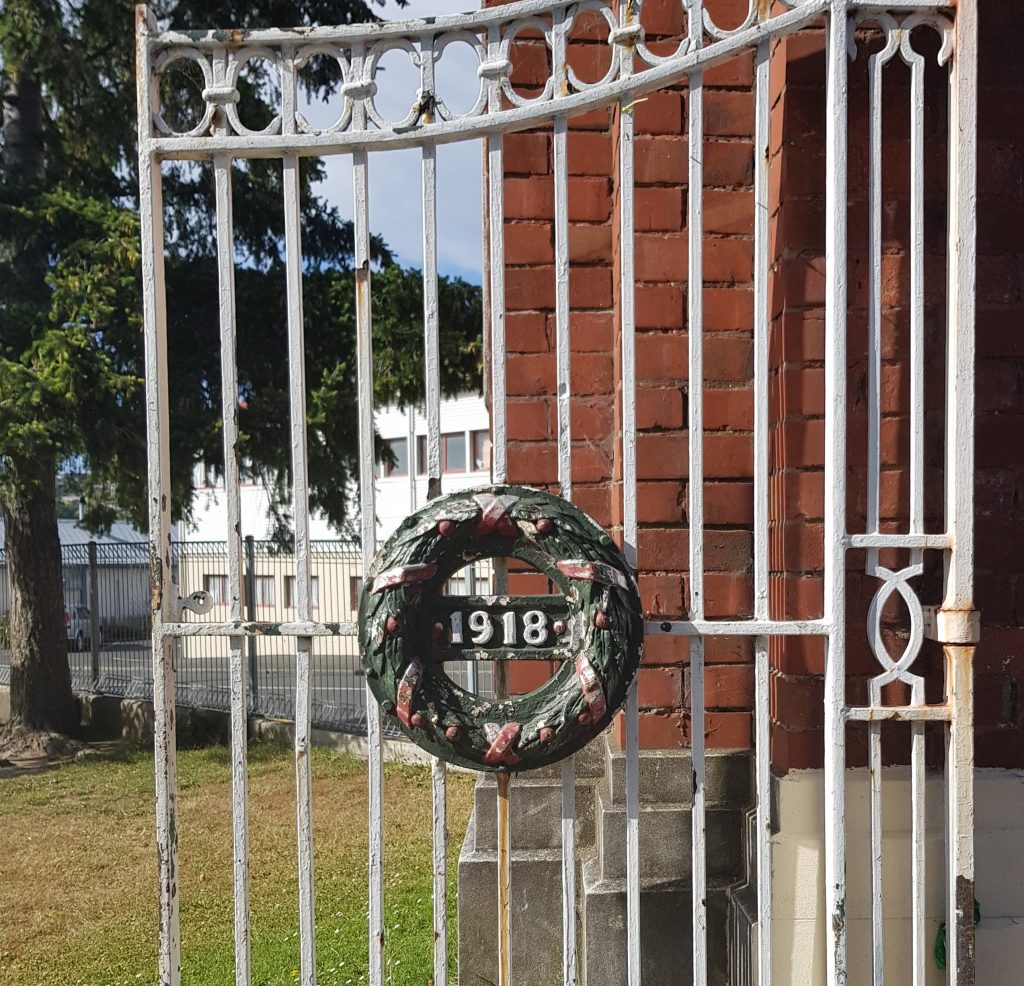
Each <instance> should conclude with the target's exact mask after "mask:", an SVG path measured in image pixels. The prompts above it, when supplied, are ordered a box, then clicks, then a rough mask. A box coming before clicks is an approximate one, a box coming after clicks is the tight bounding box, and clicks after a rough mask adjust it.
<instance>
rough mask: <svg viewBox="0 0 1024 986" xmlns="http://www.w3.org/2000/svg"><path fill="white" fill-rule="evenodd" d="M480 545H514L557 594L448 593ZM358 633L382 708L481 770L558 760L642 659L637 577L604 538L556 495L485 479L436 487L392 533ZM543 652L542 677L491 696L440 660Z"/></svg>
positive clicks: (370, 583) (373, 575)
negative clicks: (549, 667) (473, 485)
mask: <svg viewBox="0 0 1024 986" xmlns="http://www.w3.org/2000/svg"><path fill="white" fill-rule="evenodd" d="M486 558H514V559H517V560H518V561H520V562H522V563H524V564H525V565H527V566H530V567H531V568H533V569H535V570H536V571H538V572H540V573H541V574H543V575H545V576H546V577H547V578H548V579H550V581H551V582H552V583H553V584H554V585H555V587H557V589H558V590H560V594H548V595H533V596H509V595H502V596H495V595H478V596H450V595H445V594H444V592H445V587H446V585H447V583H448V580H449V579H450V578H451V577H452V576H453V575H455V574H456V573H457V572H458V571H459V570H460V569H461V568H463V567H464V566H466V565H468V564H470V563H472V562H475V561H477V560H480V559H486ZM359 643H360V649H361V652H362V659H363V665H364V667H365V670H366V678H367V682H368V684H369V686H370V690H371V691H372V692H373V694H374V696H375V697H376V699H377V701H378V702H379V703H380V705H381V708H382V710H383V711H384V713H385V714H387V715H390V716H393V717H395V719H397V721H398V722H399V723H400V724H401V728H402V731H403V732H404V733H405V734H406V735H407V736H408V737H409V738H410V739H411V740H413V742H415V743H417V744H418V745H419V746H421V747H422V748H423V749H425V750H428V751H429V752H430V753H432V754H434V755H435V756H438V757H441V758H442V759H444V760H447V761H449V762H450V763H454V764H459V765H462V766H465V767H471V768H474V769H476V770H492V771H511V770H528V769H531V768H534V767H542V766H544V765H546V764H550V763H554V762H556V761H558V760H562V759H564V758H565V757H567V756H569V755H570V754H572V753H575V752H576V751H577V750H579V749H580V748H581V747H583V746H585V745H586V744H587V743H588V742H589V741H590V740H591V739H593V738H594V737H595V736H596V735H597V734H598V733H600V732H601V731H602V730H603V729H604V728H605V727H606V726H607V725H608V724H609V723H610V722H611V719H612V716H613V715H614V714H615V712H616V711H617V710H618V709H619V708H620V706H621V705H622V704H623V702H624V701H625V699H626V694H627V691H628V690H629V686H630V684H631V682H632V681H633V677H634V676H635V674H636V671H637V667H638V666H639V664H640V656H641V652H642V647H643V620H642V616H641V609H640V596H639V593H638V591H637V586H636V579H635V577H634V575H633V573H632V572H631V571H630V569H629V566H628V565H627V563H626V559H625V558H624V557H623V555H622V552H621V551H620V550H619V549H618V547H617V546H616V545H615V543H614V542H613V541H612V539H611V538H610V537H609V536H608V535H607V534H606V533H605V532H604V531H603V530H602V529H601V528H600V527H599V526H598V525H597V524H596V523H595V522H594V521H593V520H591V519H590V518H589V517H588V516H587V515H586V514H585V513H583V512H582V511H581V510H579V509H578V508H576V507H574V506H573V505H572V504H570V503H568V502H567V501H565V500H563V499H561V498H560V497H557V496H552V495H551V494H549V493H545V492H543V491H541V490H534V489H528V488H526V487H521V486H490V487H484V488H477V489H472V490H466V491H463V492H460V493H454V494H451V495H449V496H445V497H442V498H440V499H437V500H434V501H432V502H431V503H429V504H428V505H427V506H425V507H424V508H423V509H422V510H419V511H417V512H416V513H414V514H412V515H411V516H409V517H408V518H406V520H405V521H404V522H403V523H402V524H401V526H400V527H399V528H398V530H396V531H395V533H394V534H393V535H392V536H391V537H390V538H389V539H388V540H387V542H386V543H385V544H384V545H383V547H382V548H381V549H380V551H379V552H378V553H377V557H376V558H375V559H374V563H373V567H372V569H371V570H370V572H369V574H368V576H367V578H366V579H365V580H364V583H363V589H362V593H361V596H360V601H359ZM465 660H492V661H494V660H540V661H553V662H558V663H559V664H560V667H559V668H558V669H557V670H556V671H555V673H554V674H553V676H552V677H551V678H550V679H549V680H548V681H546V682H545V683H544V684H543V685H541V686H540V687H539V688H537V689H535V690H534V691H532V692H529V693H528V694H525V695H518V696H514V697H511V698H507V699H501V700H497V699H487V698H484V697H482V696H480V695H475V694H472V693H471V692H468V691H466V690H465V689H463V688H461V687H459V686H458V685H457V684H456V683H455V682H453V681H452V679H451V678H450V677H449V676H448V675H447V674H446V673H445V670H444V662H446V661H465Z"/></svg>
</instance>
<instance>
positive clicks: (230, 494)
mask: <svg viewBox="0 0 1024 986" xmlns="http://www.w3.org/2000/svg"><path fill="white" fill-rule="evenodd" d="M213 171H214V188H215V198H216V209H217V276H218V285H219V292H220V374H221V415H222V420H223V429H224V500H225V504H226V512H227V522H228V523H227V529H228V535H227V545H226V547H227V555H228V592H229V596H228V598H229V604H228V618H229V619H231V620H236V621H241V620H242V619H243V616H242V593H243V586H242V569H243V567H242V510H241V502H240V501H241V496H240V493H239V468H238V368H237V358H236V352H237V336H236V331H235V311H236V309H235V249H234V247H235V243H234V218H233V215H232V197H231V158H230V156H229V155H226V154H220V155H217V157H215V158H214V161H213ZM228 645H229V648H230V658H229V667H230V673H231V830H232V840H233V848H234V897H235V900H234V906H235V982H236V984H237V986H247V984H248V983H249V981H250V978H251V973H250V954H249V815H248V810H249V809H248V805H249V795H248V763H247V760H248V749H247V748H248V726H249V718H248V716H249V704H248V703H249V696H248V687H249V682H248V678H249V666H248V660H247V657H246V653H245V638H244V637H241V636H236V637H229V638H228Z"/></svg>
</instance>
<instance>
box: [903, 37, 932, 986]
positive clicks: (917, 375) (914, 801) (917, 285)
mask: <svg viewBox="0 0 1024 986" xmlns="http://www.w3.org/2000/svg"><path fill="white" fill-rule="evenodd" d="M902 48H903V51H904V58H906V57H907V54H908V52H909V54H910V55H912V56H913V57H912V58H911V59H910V71H911V92H910V116H911V120H910V297H911V305H910V374H911V375H910V531H911V533H913V534H918V533H922V532H923V531H924V428H925V417H924V58H923V57H922V56H921V55H919V54H918V53H917V52H915V51H914V50H913V48H912V47H911V44H910V43H909V39H907V43H906V44H904V45H902ZM922 560H923V553H922V552H921V551H912V552H911V564H917V565H919V564H921V562H922ZM914 691H915V693H916V694H915V695H914V701H915V703H916V702H918V701H920V702H923V701H924V689H923V683H919V684H918V685H917V686H915V689H914ZM924 744H925V733H924V723H920V722H915V723H913V724H912V725H911V752H910V771H911V813H912V815H911V819H912V820H911V840H912V850H911V895H910V899H911V904H912V910H913V925H912V932H911V935H912V952H913V956H912V963H913V964H912V967H911V968H912V970H913V986H925V977H926V974H927V965H926V963H927V942H926V940H925V935H926V915H925V902H926V896H925V895H926V886H925V867H926V859H925V850H926V843H925V838H926V832H925V745H924Z"/></svg>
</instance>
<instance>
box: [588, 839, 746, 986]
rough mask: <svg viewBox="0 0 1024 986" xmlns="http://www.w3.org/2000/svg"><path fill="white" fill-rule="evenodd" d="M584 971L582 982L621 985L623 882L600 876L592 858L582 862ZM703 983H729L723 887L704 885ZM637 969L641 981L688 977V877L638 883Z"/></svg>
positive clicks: (673, 983)
mask: <svg viewBox="0 0 1024 986" xmlns="http://www.w3.org/2000/svg"><path fill="white" fill-rule="evenodd" d="M583 882H584V887H585V891H584V905H583V928H582V931H583V940H584V942H585V943H586V944H585V947H584V949H583V957H582V963H583V972H584V977H585V978H584V980H583V981H584V982H585V983H586V986H623V984H624V983H625V982H626V981H627V976H626V882H625V880H602V879H600V874H599V872H598V863H597V860H596V859H593V860H590V861H589V862H588V863H587V864H586V865H585V866H584V867H583ZM706 899H707V908H708V984H709V986H728V983H729V976H728V969H727V962H726V909H727V900H726V896H725V891H724V890H723V889H721V888H710V887H709V889H708V895H707V898H706ZM640 972H641V979H642V981H643V983H644V984H645V986H648V984H649V986H690V984H691V983H692V982H693V897H692V892H691V889H690V884H689V882H684V881H681V880H673V881H661V882H643V883H641V886H640Z"/></svg>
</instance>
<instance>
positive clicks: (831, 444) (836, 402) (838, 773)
mask: <svg viewBox="0 0 1024 986" xmlns="http://www.w3.org/2000/svg"><path fill="white" fill-rule="evenodd" d="M848 26H849V25H848V14H847V0H833V2H832V8H831V11H830V15H829V19H828V33H827V39H828V41H827V46H828V51H827V68H826V74H827V79H826V106H825V353H826V355H825V585H824V596H825V618H826V620H827V622H828V624H829V628H830V629H829V634H828V640H827V645H826V650H827V653H826V664H825V905H826V907H825V926H826V942H827V951H826V954H827V958H826V964H827V970H826V972H827V979H826V981H827V982H828V986H846V983H847V971H846V969H847V966H846V800H845V790H844V788H845V769H846V728H845V711H846V691H845V689H846V655H845V643H846V641H845V629H846V618H845V617H846V614H845V601H846V599H845V592H846V572H845V548H844V537H845V534H846V279H847V269H846V268H847V262H846V226H847V223H846V209H847V184H846V145H847V64H846V62H847V36H848Z"/></svg>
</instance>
